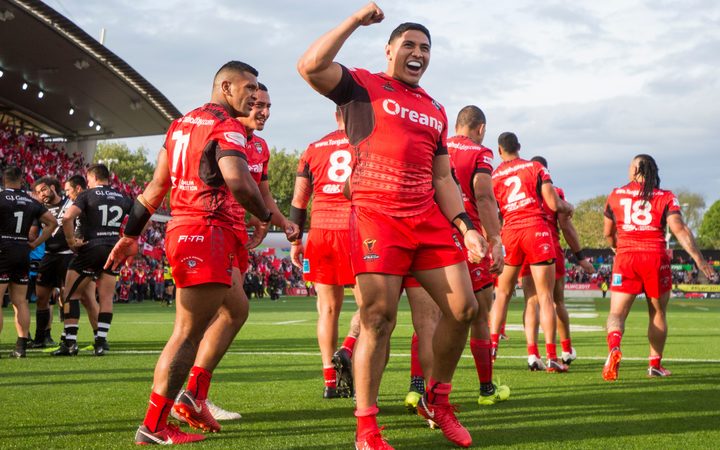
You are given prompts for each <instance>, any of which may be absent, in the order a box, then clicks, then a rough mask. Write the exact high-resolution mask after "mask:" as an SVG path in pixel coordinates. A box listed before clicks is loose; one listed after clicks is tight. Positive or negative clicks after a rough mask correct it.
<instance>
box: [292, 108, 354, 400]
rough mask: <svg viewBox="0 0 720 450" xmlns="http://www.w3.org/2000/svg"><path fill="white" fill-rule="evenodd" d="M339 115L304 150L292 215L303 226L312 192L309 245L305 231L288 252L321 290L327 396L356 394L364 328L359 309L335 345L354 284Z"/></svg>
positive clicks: (347, 158) (347, 152)
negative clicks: (355, 368) (356, 358)
mask: <svg viewBox="0 0 720 450" xmlns="http://www.w3.org/2000/svg"><path fill="white" fill-rule="evenodd" d="M335 121H336V122H337V125H338V128H337V130H335V131H333V132H332V133H329V134H327V135H326V136H324V137H322V138H321V139H319V140H318V141H315V142H313V143H312V144H310V145H309V146H308V148H307V149H306V150H305V151H304V152H303V154H302V155H301V156H300V161H299V162H298V170H297V175H296V177H295V191H294V194H293V199H292V203H291V205H290V219H291V220H292V221H293V222H295V223H297V224H298V226H299V227H300V230H303V229H304V227H305V221H306V219H307V205H308V203H309V202H310V198H311V197H312V201H313V205H312V214H311V217H310V231H309V232H308V237H307V245H305V246H304V245H303V243H302V231H301V232H300V238H298V239H297V240H296V241H294V242H293V243H292V247H291V248H290V258H291V260H292V262H293V264H294V265H295V266H297V267H298V268H300V269H302V271H303V278H304V280H305V281H306V282H308V281H310V282H313V283H314V284H315V290H316V292H317V309H318V321H317V339H318V345H319V347H320V357H321V360H322V365H323V378H324V380H325V390H324V391H323V398H337V397H351V396H352V395H353V382H352V353H353V350H354V348H355V341H356V340H357V337H358V334H359V333H360V323H359V321H360V316H359V314H357V313H355V314H354V315H353V318H352V321H351V324H350V331H349V332H348V335H347V336H346V337H345V340H344V341H343V343H342V346H341V347H340V349H339V350H337V340H338V319H339V317H340V311H341V309H342V304H343V299H344V298H345V286H349V285H352V286H354V285H355V274H354V273H353V271H352V264H351V262H350V235H349V231H348V229H349V227H350V201H349V200H348V199H347V198H345V196H344V195H343V187H344V185H345V181H346V180H347V179H348V178H349V177H350V173H351V171H352V169H351V167H352V160H353V155H352V147H350V144H349V142H348V138H347V136H346V135H345V123H344V122H343V118H342V114H341V112H340V110H339V109H336V111H335ZM338 382H339V384H340V385H338Z"/></svg>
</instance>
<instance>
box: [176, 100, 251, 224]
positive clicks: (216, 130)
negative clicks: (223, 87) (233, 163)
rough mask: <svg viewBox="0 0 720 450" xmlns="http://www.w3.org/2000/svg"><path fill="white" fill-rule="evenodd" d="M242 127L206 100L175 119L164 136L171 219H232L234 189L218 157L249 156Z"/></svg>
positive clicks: (228, 221) (212, 221)
mask: <svg viewBox="0 0 720 450" xmlns="http://www.w3.org/2000/svg"><path fill="white" fill-rule="evenodd" d="M245 144H246V137H245V127H243V126H242V124H241V123H240V122H238V121H237V120H236V119H235V118H233V117H231V116H230V115H229V114H228V112H227V110H225V108H223V107H222V106H220V105H217V104H214V103H207V104H205V105H204V106H201V107H200V108H197V109H195V110H193V111H190V112H189V113H188V114H186V115H185V116H183V117H181V118H179V119H177V120H175V121H174V122H173V123H172V125H170V129H169V130H168V132H167V135H166V137H165V149H166V150H167V157H168V164H169V166H170V179H171V182H172V192H171V194H170V208H171V210H172V216H173V220H174V221H175V222H176V223H177V220H178V219H182V220H183V221H192V222H198V221H202V222H205V223H209V224H212V225H232V224H233V222H234V218H233V216H232V213H231V209H230V208H229V207H228V204H229V202H230V199H232V194H231V193H230V190H229V189H228V188H227V186H226V185H225V181H224V180H223V177H222V174H221V173H220V169H219V168H218V163H217V162H218V160H219V159H220V158H222V157H223V156H239V157H242V158H245V159H247V156H246V152H245Z"/></svg>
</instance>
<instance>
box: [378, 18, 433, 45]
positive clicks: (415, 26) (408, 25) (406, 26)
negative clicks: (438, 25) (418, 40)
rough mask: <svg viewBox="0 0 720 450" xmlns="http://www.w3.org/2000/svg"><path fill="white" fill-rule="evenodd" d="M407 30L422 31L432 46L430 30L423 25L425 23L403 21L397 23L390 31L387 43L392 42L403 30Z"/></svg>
mask: <svg viewBox="0 0 720 450" xmlns="http://www.w3.org/2000/svg"><path fill="white" fill-rule="evenodd" d="M409 30H416V31H419V32H421V33H423V34H424V35H425V36H427V38H428V43H429V44H430V45H431V46H432V38H430V30H428V29H427V27H425V25H422V24H419V23H415V22H404V23H401V24H400V25H398V26H397V27H396V28H395V29H394V30H393V31H392V33H390V39H388V44H392V43H393V41H394V40H395V39H397V38H399V37H400V36H401V35H402V34H403V33H404V32H406V31H409Z"/></svg>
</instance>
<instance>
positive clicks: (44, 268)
mask: <svg viewBox="0 0 720 450" xmlns="http://www.w3.org/2000/svg"><path fill="white" fill-rule="evenodd" d="M33 191H34V192H35V195H36V196H37V198H38V199H39V200H40V202H42V204H43V205H44V206H45V207H46V208H47V209H48V211H50V213H51V214H52V215H53V216H54V217H55V219H56V221H57V223H58V226H60V225H61V224H62V218H63V215H64V214H65V210H66V209H67V208H68V207H69V206H70V205H72V200H70V199H69V198H67V197H65V196H64V195H63V194H64V193H62V191H61V190H60V182H58V180H57V179H55V178H51V177H42V178H40V179H38V180H37V181H35V183H34V184H33ZM43 232H45V231H44V230H43ZM72 257H73V252H72V250H70V247H68V245H67V241H66V240H65V236H64V235H63V233H62V231H60V232H59V229H58V228H56V229H55V231H53V234H52V236H50V237H49V238H48V240H47V241H46V242H45V255H44V256H43V258H42V260H41V261H40V266H39V268H38V275H37V283H36V292H37V304H36V310H35V338H34V339H33V346H32V347H33V348H45V347H54V346H55V342H54V341H53V339H52V335H51V334H52V330H51V327H52V308H51V305H50V295H51V294H52V292H53V290H54V289H56V288H57V289H62V287H63V281H65V272H67V268H68V264H69V263H70V260H71V259H72Z"/></svg>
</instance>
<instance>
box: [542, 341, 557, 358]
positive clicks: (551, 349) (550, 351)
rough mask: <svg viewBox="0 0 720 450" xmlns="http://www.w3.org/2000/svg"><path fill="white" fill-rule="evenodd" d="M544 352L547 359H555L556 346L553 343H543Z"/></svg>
mask: <svg viewBox="0 0 720 450" xmlns="http://www.w3.org/2000/svg"><path fill="white" fill-rule="evenodd" d="M545 353H547V357H548V359H557V346H556V345H555V344H554V343H553V344H545Z"/></svg>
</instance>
